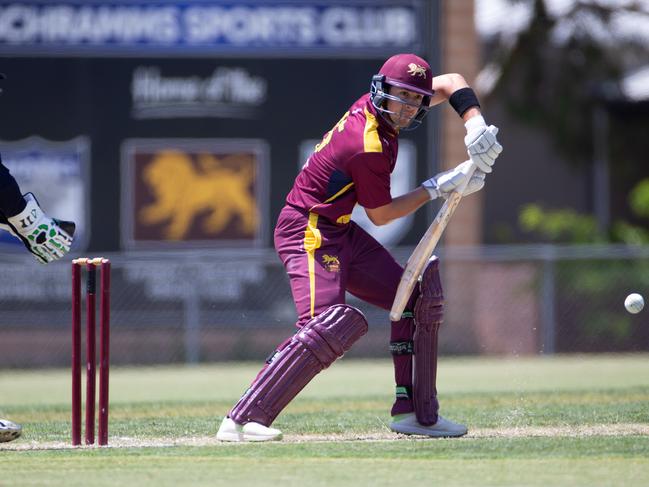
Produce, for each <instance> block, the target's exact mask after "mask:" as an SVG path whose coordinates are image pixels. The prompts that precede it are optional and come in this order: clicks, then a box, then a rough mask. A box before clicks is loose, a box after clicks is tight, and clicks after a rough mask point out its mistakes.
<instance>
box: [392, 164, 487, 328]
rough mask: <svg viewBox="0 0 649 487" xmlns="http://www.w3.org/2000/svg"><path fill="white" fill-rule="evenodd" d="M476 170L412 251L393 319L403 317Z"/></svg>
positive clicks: (449, 199) (402, 279)
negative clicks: (416, 285) (425, 268)
mask: <svg viewBox="0 0 649 487" xmlns="http://www.w3.org/2000/svg"><path fill="white" fill-rule="evenodd" d="M474 170H475V164H474V165H473V169H472V170H471V171H470V173H469V174H468V177H467V178H466V181H465V183H464V184H463V185H462V186H461V187H460V188H458V189H457V190H456V191H453V192H452V193H451V195H450V196H449V197H448V199H447V200H446V201H445V202H444V204H443V205H442V207H441V208H440V210H439V212H437V216H435V219H434V220H433V223H431V224H430V226H429V227H428V230H426V233H424V236H423V237H421V240H420V241H419V243H418V244H417V247H415V250H414V251H413V252H412V255H411V256H410V258H409V259H408V262H407V263H406V268H405V269H404V270H403V274H402V275H401V280H400V281H399V287H398V288H397V293H396V295H395V296H394V301H393V303H392V309H391V310H390V320H391V321H399V320H400V319H401V314H402V313H403V310H404V308H405V307H406V303H408V300H409V299H410V295H411V294H412V290H413V289H414V287H415V284H416V283H417V281H418V280H419V276H421V273H422V272H423V271H424V267H425V266H426V263H427V262H428V260H429V259H430V257H431V256H432V255H433V251H434V250H435V247H436V246H437V244H438V242H439V240H440V238H441V237H442V233H444V229H445V228H446V225H447V224H448V222H449V220H450V219H451V217H452V216H453V213H455V209H456V208H457V206H458V205H459V204H460V200H461V199H462V193H463V192H464V188H465V187H466V185H467V184H469V180H470V179H471V176H472V175H473V171H474Z"/></svg>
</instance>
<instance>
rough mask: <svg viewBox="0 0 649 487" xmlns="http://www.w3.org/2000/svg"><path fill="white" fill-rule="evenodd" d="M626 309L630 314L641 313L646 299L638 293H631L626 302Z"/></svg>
mask: <svg viewBox="0 0 649 487" xmlns="http://www.w3.org/2000/svg"><path fill="white" fill-rule="evenodd" d="M624 307H625V308H626V310H627V311H628V312H629V313H633V314H636V313H639V312H640V311H642V308H644V298H643V297H642V296H641V295H639V294H638V293H631V294H629V295H628V296H627V297H626V299H625V300H624Z"/></svg>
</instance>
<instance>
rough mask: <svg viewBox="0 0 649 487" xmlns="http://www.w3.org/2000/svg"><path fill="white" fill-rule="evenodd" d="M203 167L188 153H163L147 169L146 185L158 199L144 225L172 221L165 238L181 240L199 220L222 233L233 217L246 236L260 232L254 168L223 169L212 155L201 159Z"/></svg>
mask: <svg viewBox="0 0 649 487" xmlns="http://www.w3.org/2000/svg"><path fill="white" fill-rule="evenodd" d="M198 162H199V168H196V167H195V165H194V164H193V163H192V159H191V158H190V156H189V155H187V154H185V153H183V152H180V151H174V150H167V151H162V152H160V154H158V155H157V156H156V157H155V158H154V159H153V161H152V162H151V163H150V164H149V165H148V166H147V167H146V168H145V169H144V171H143V172H144V174H143V179H144V182H145V183H146V184H147V185H148V186H149V187H150V188H151V191H152V193H153V195H154V197H155V201H154V202H153V203H152V204H151V205H149V206H147V207H145V208H142V209H141V210H140V213H139V216H140V221H141V222H142V223H144V224H148V225H155V224H159V223H161V222H165V221H168V222H169V223H168V225H167V226H166V228H165V230H164V235H165V237H167V238H169V239H172V240H182V239H183V238H184V237H185V236H186V235H187V232H188V231H189V229H190V227H191V225H192V222H193V221H194V219H195V218H196V217H197V216H199V215H200V216H203V215H204V214H205V212H208V216H207V217H206V218H205V220H204V221H203V225H202V226H203V230H204V231H205V232H207V233H209V234H210V235H215V234H218V233H219V232H220V231H222V230H223V229H224V228H225V227H226V226H227V225H228V224H229V223H230V221H231V220H232V219H233V218H236V219H237V223H238V227H239V229H240V230H241V232H243V233H244V234H245V235H246V236H253V235H254V233H255V229H256V228H257V222H258V215H257V207H256V205H255V201H254V199H253V196H252V195H251V194H250V189H249V187H250V183H251V182H252V179H253V168H252V167H250V165H249V164H246V165H245V167H243V168H241V169H240V170H238V171H237V170H233V169H230V168H228V167H224V166H223V165H222V164H221V162H220V161H219V160H218V159H217V158H215V157H213V156H212V155H209V154H201V155H199V156H198Z"/></svg>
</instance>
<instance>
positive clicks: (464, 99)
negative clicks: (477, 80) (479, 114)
mask: <svg viewBox="0 0 649 487" xmlns="http://www.w3.org/2000/svg"><path fill="white" fill-rule="evenodd" d="M448 102H449V103H450V104H451V106H452V107H453V108H454V109H455V111H456V112H457V114H458V115H459V116H460V117H461V116H462V115H464V112H466V111H467V110H468V109H469V108H473V107H478V108H479V107H480V102H479V101H478V97H477V96H475V92H474V91H473V90H472V89H471V88H460V89H459V90H456V91H454V92H453V94H451V97H450V98H449V99H448Z"/></svg>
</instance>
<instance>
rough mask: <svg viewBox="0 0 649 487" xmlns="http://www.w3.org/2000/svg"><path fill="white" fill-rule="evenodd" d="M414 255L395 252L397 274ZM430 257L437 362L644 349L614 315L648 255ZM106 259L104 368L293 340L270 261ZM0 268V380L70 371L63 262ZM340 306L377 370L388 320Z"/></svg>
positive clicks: (627, 322) (205, 256) (646, 277)
mask: <svg viewBox="0 0 649 487" xmlns="http://www.w3.org/2000/svg"><path fill="white" fill-rule="evenodd" d="M412 250H413V249H412V248H405V247H403V248H396V249H394V251H393V253H394V255H395V257H396V258H397V260H398V261H400V262H402V263H404V262H405V261H406V260H407V258H408V256H409V255H410V253H411V252H412ZM439 256H440V258H441V262H442V266H441V269H442V271H441V272H442V282H443V284H444V293H445V297H446V301H445V303H446V306H445V322H444V325H443V328H442V330H441V333H440V348H441V352H442V353H444V354H507V355H512V354H538V353H545V354H551V353H568V352H613V351H615V352H620V351H640V350H644V351H647V350H649V326H648V325H649V318H647V316H649V314H647V313H648V311H647V310H644V311H642V312H640V313H639V314H637V315H631V314H629V313H627V312H626V311H625V309H624V306H623V301H624V298H625V296H626V295H628V294H629V293H631V292H639V293H641V294H646V293H645V291H647V290H649V248H645V247H627V246H583V247H582V246H570V247H560V246H486V247H471V248H447V249H442V250H441V251H440V252H439ZM104 257H107V258H109V259H110V260H111V262H112V268H113V269H112V292H111V318H112V319H111V322H112V343H111V345H112V350H111V362H112V363H113V364H117V365H124V364H165V363H189V364H194V363H199V362H210V361H221V360H259V359H260V358H264V357H266V356H267V355H268V354H269V353H270V352H272V350H273V349H274V347H275V346H276V345H277V344H279V343H280V342H281V341H282V340H284V338H286V337H287V336H289V335H290V334H292V333H293V332H294V330H295V328H294V322H295V320H296V313H295V309H294V306H293V302H292V300H291V295H290V289H289V285H288V279H287V277H286V275H285V273H284V269H283V267H282V265H281V263H280V262H279V259H278V258H277V257H276V255H275V253H274V252H273V251H272V250H253V251H224V250H214V251H188V252H182V253H180V252H178V253H174V252H137V253H120V254H107V255H104ZM0 266H2V270H3V272H2V279H1V280H0V367H21V368H22V367H45V366H67V365H68V364H69V363H70V340H71V332H70V323H71V283H70V262H69V261H66V262H56V263H53V264H50V265H47V266H40V265H38V264H36V263H35V262H34V261H33V259H32V258H31V257H30V256H25V255H20V256H18V255H15V254H12V255H9V254H0ZM84 282H85V278H84ZM84 294H85V293H84ZM348 298H349V299H348V303H349V304H350V305H353V306H357V307H358V308H360V309H361V310H362V311H363V312H364V313H365V314H366V316H367V318H368V321H369V323H370V332H369V333H368V335H367V336H366V337H364V338H363V340H361V341H360V342H359V343H357V344H356V345H355V347H354V349H353V350H352V351H350V353H349V355H353V356H356V357H386V356H387V354H388V353H387V346H388V342H389V319H388V313H387V311H384V310H380V309H377V308H374V307H372V306H370V305H366V304H364V303H362V302H360V301H359V300H357V299H356V298H354V297H353V296H348ZM83 303H84V306H85V300H84V302H83ZM84 314H85V313H82V315H84Z"/></svg>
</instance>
